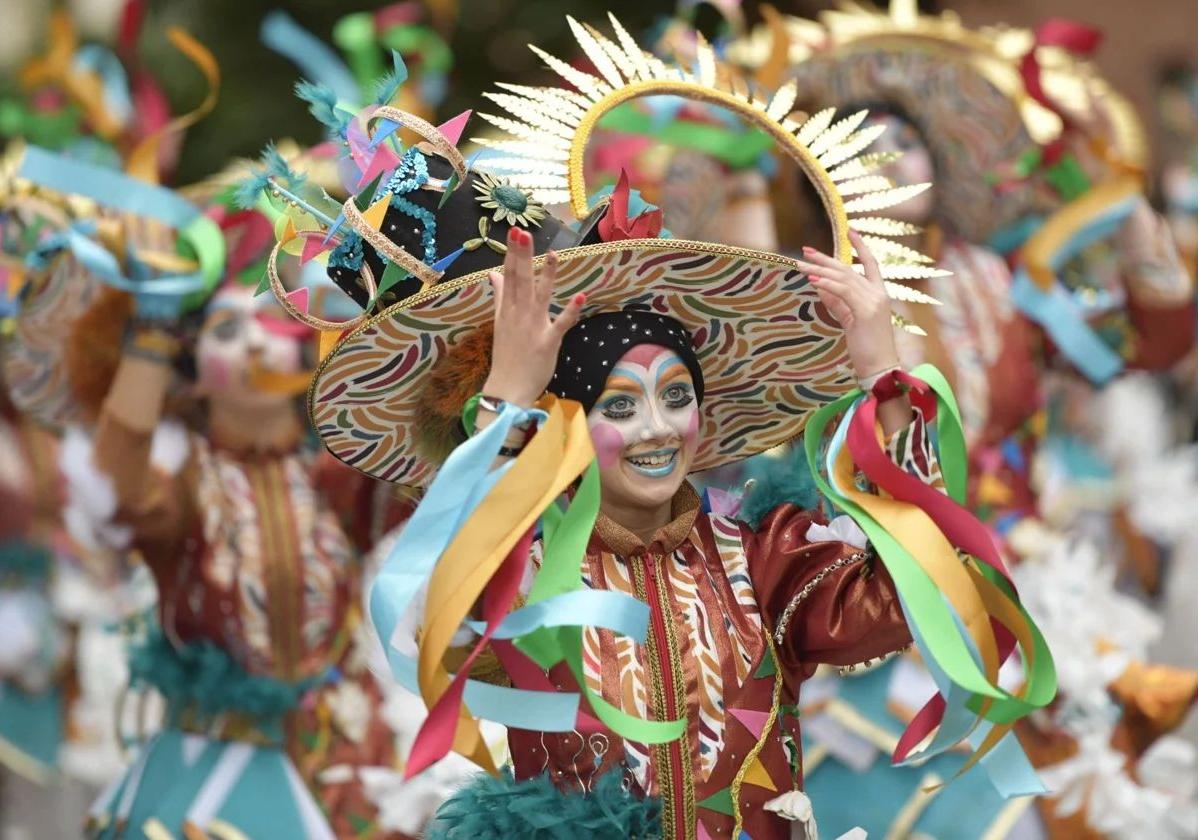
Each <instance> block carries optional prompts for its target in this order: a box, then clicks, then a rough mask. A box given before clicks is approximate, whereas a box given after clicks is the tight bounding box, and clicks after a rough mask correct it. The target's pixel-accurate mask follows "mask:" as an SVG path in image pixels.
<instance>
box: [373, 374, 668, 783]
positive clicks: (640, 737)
mask: <svg viewBox="0 0 1198 840" xmlns="http://www.w3.org/2000/svg"><path fill="white" fill-rule="evenodd" d="M542 407H543V410H538V411H536V412H534V413H532V414H529V413H526V412H523V411H521V410H520V409H516V408H514V407H512V406H506V407H505V408H504V410H503V411H502V412H501V413H500V415H499V416H498V417H497V418H496V419H495V420H494V421H493V422H492V423H491V424H490V425H489V426H487V428H485V429H484V430H482V431H481V432H479V433H478V434H477V435H474V436H473V437H471V438H470V439H469V440H468V441H466V442H465V443H464V444H462V445H461V446H459V447H458V448H457V449H455V450H454V452H453V453H452V454H451V455H450V457H449V458H448V459H447V461H446V462H445V464H444V465H443V466H442V468H441V470H440V471H439V472H438V474H437V477H436V479H434V481H433V483H432V485H431V486H430V488H429V490H428V492H427V493H426V495H425V497H424V499H423V500H422V501H421V503H420V505H419V506H418V507H417V508H416V511H415V512H414V514H413V516H412V519H411V520H410V521H409V522H408V524H407V526H406V527H405V529H404V531H403V533H402V534H401V535H400V537H399V539H398V540H397V542H396V545H395V546H394V548H393V549H392V551H391V554H390V555H389V556H388V559H387V561H386V563H385V564H384V566H383V568H382V569H381V570H380V572H379V575H378V577H377V578H376V580H375V584H374V589H373V591H372V592H371V601H370V604H371V619H372V621H373V623H374V625H375V627H376V629H377V630H378V633H379V636H380V638H381V639H382V640H383V642H384V646H385V648H386V651H387V656H388V660H389V662H390V665H391V669H392V672H393V673H394V674H395V676H396V678H397V679H398V680H399V681H400V682H401V683H403V684H404V685H406V686H407V687H409V688H410V689H412V690H415V691H420V692H421V693H422V695H423V696H424V697H425V699H426V703H427V704H428V705H429V706H430V716H429V719H428V720H427V721H426V722H425V725H424V727H423V728H422V730H421V733H420V734H419V735H418V736H417V743H416V745H414V749H413V753H412V755H411V757H410V758H409V761H408V769H407V772H408V773H409V774H412V773H416V772H419V770H420V769H422V768H423V767H426V766H428V765H429V764H430V763H432V762H433V761H435V760H437V759H438V758H440V757H441V756H442V755H444V753H445V751H447V750H448V748H449V745H450V744H452V745H453V746H454V749H455V750H457V751H458V752H461V753H462V754H464V755H467V756H468V757H470V758H472V759H473V760H475V761H476V762H477V763H479V764H480V765H481V766H484V767H489V766H490V757H489V754H488V753H487V752H486V749H485V745H484V744H483V743H482V740H481V736H480V735H479V733H478V731H477V724H476V723H475V722H474V720H473V719H472V718H471V717H470V716H469V715H468V714H467V713H466V712H465V710H464V709H462V708H461V701H462V700H465V702H466V704H467V705H468V706H469V708H470V710H471V711H472V712H474V713H475V714H478V715H479V716H481V717H485V718H487V719H490V720H494V721H496V722H499V723H503V724H505V725H508V726H515V727H518V728H522V729H533V730H536V731H544V732H568V731H571V730H573V729H575V728H576V727H577V726H578V723H579V721H580V719H582V720H585V719H586V718H587V716H586V715H585V714H582V715H581V717H580V714H581V713H580V709H579V700H580V696H579V694H576V693H570V692H558V691H552V690H528V689H527V688H506V687H501V686H494V685H489V684H487V683H482V682H479V681H477V680H471V679H467V678H466V676H465V675H466V674H467V673H468V671H469V666H470V664H471V663H472V662H473V661H475V660H476V659H477V657H478V656H479V655H480V654H481V652H482V650H483V648H484V647H485V646H486V645H487V644H488V642H489V641H490V640H491V639H496V640H497V641H496V642H495V643H494V646H495V648H496V650H497V651H501V653H500V655H501V656H502V657H504V661H505V662H508V661H510V662H512V663H513V665H514V666H516V667H515V668H513V670H515V671H517V672H518V674H519V676H517V678H516V680H515V681H516V683H517V684H518V685H524V686H527V685H537V686H539V687H541V688H552V686H551V685H548V686H547V685H546V684H547V682H548V680H547V678H545V676H544V673H543V672H542V671H539V670H537V669H536V667H535V666H532V665H531V663H527V660H524V663H526V664H527V667H521V665H522V664H523V663H520V661H519V660H518V659H515V658H514V657H518V656H519V654H516V652H515V651H514V650H512V649H511V648H510V647H505V643H504V642H502V641H498V640H503V639H515V640H516V642H517V643H518V644H520V645H521V647H524V646H528V647H529V648H533V649H534V650H533V651H532V654H531V655H532V658H533V659H535V661H536V662H537V665H539V666H540V667H541V668H549V667H552V665H554V664H556V663H557V662H565V663H566V664H567V666H568V667H569V668H570V670H571V671H572V672H573V673H575V675H576V679H579V682H580V685H581V686H582V689H583V695H584V696H587V699H588V703H589V704H590V706H591V708H592V709H594V711H595V713H596V716H597V717H599V718H601V719H603V720H604V723H606V724H607V725H608V726H609V727H611V728H612V730H613V731H614V732H615V733H616V734H618V735H620V736H621V737H625V738H629V739H631V740H636V741H639V742H643V743H659V742H661V741H664V740H669V739H671V738H675V737H678V735H680V734H681V732H682V726H683V722H682V721H667V722H662V721H644V720H640V719H637V718H631V717H629V716H626V715H624V714H623V712H620V711H619V710H617V709H613V708H611V707H608V706H607V705H606V704H604V703H603V701H602V699H601V698H597V697H593V696H591V695H590V694H589V692H588V691H587V690H586V688H585V680H584V679H581V676H582V662H581V633H582V629H581V626H580V625H582V624H584V623H585V624H586V625H587V626H593V627H597V628H606V629H610V630H611V631H612V632H615V633H620V634H622V635H628V636H630V637H632V638H634V639H636V640H637V641H641V640H643V638H644V633H645V628H646V624H647V612H646V608H645V605H643V604H640V603H639V602H637V601H636V600H635V599H633V598H631V597H630V596H624V595H619V594H616V593H611V592H598V591H596V592H591V591H586V590H583V588H582V575H581V564H582V557H583V554H584V552H585V549H586V544H587V541H588V539H589V537H590V533H591V530H592V528H593V525H594V520H595V516H596V514H597V512H598V478H597V474H596V472H595V468H594V466H593V465H594V453H593V450H592V449H591V446H590V436H589V434H588V433H587V430H586V423H585V418H584V415H583V414H582V410H581V407H580V406H578V405H577V404H575V403H569V402H559V401H557V400H555V399H553V398H549V397H547V398H546V400H545V402H543V403H542ZM529 417H536V418H539V419H540V421H541V423H542V425H541V428H540V429H539V431H538V432H537V434H536V435H535V436H534V437H533V439H532V440H531V441H530V443H529V444H528V445H527V446H526V447H525V449H524V450H523V451H522V452H521V455H520V456H519V457H518V458H516V459H515V460H513V461H508V462H505V463H503V464H501V465H500V466H498V467H495V466H494V462H495V458H496V456H497V453H498V451H499V447H500V445H501V443H502V441H503V439H504V437H505V436H506V435H507V433H508V432H509V431H510V429H511V427H512V425H513V423H515V422H518V421H520V420H523V419H525V418H529ZM467 422H468V425H472V423H471V421H470V420H469V419H467ZM580 474H583V479H582V482H581V484H580V485H579V489H578V491H577V492H576V493H575V494H574V498H573V500H572V502H571V504H570V505H569V507H568V508H567V509H566V510H565V511H564V512H563V511H562V510H561V509H560V508H559V507H558V506H557V505H556V504H555V503H554V499H555V498H557V497H558V496H559V495H560V494H561V493H562V492H563V491H564V490H565V489H566V488H567V487H568V486H569V485H571V484H572V483H573V482H574V481H575V479H576V478H577V477H578V476H579V475H580ZM538 518H539V519H541V520H542V522H543V525H544V528H543V530H544V534H545V537H544V552H543V561H542V564H541V569H540V570H539V571H538V573H537V575H536V577H535V578H534V581H533V586H532V589H531V590H530V593H529V598H528V606H527V607H525V608H524V609H522V610H518V611H516V612H513V613H510V614H508V610H509V609H510V606H511V604H512V602H513V600H514V598H515V592H516V589H515V587H516V586H518V583H519V581H520V579H521V578H522V576H523V571H524V568H525V565H526V563H527V545H528V542H529V540H530V538H531V534H532V532H533V525H534V524H535V523H536V521H537V520H538ZM426 580H428V595H427V599H426V605H425V606H426V609H425V616H426V619H427V624H426V626H425V627H424V628H423V632H422V637H421V642H420V647H419V660H414V659H412V658H411V657H409V656H406V655H405V654H403V653H402V652H401V651H400V650H399V649H398V648H397V646H396V644H395V643H394V642H393V637H394V635H395V632H396V628H397V627H398V626H399V620H400V618H401V617H402V616H403V615H404V613H405V612H406V611H407V610H408V608H409V607H410V606H411V603H412V601H413V599H414V598H415V597H416V595H417V594H418V592H419V590H420V589H421V588H422V587H423V585H424V583H425V581H426ZM484 590H486V595H485V597H482V596H483V593H484ZM480 597H482V601H483V605H484V615H483V619H484V623H483V624H482V630H483V635H482V637H481V638H480V639H479V640H478V641H477V643H476V644H474V646H473V649H472V650H471V652H470V654H469V656H468V657H467V660H466V663H465V664H464V665H463V666H462V667H461V668H459V670H458V674H457V675H456V676H452V677H451V676H450V675H449V674H448V673H447V672H446V671H445V669H444V668H443V666H442V665H441V660H442V658H443V656H444V654H445V652H446V651H447V650H448V648H449V645H450V642H451V638H452V636H453V634H454V633H455V632H457V630H458V628H459V627H460V626H461V625H462V623H463V621H464V620H465V619H466V618H467V617H468V615H469V614H470V612H471V610H472V609H473V607H474V605H475V604H476V603H477V602H478V601H479V600H480ZM473 626H475V627H478V626H479V625H478V624H474V625H473ZM521 659H522V657H521ZM530 671H531V672H532V675H531V676H530ZM417 747H418V749H417Z"/></svg>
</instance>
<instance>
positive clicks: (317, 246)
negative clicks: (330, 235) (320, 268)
mask: <svg viewBox="0 0 1198 840" xmlns="http://www.w3.org/2000/svg"><path fill="white" fill-rule="evenodd" d="M322 240H323V237H320V236H308V237H305V238H304V252H303V253H302V254H300V265H304V264H305V263H307V262H308V261H309V260H311V259H312V258H313V257H315V256H316V255H317V254H319V253H321V252H322V251H325V250H326V249H327V248H328V247H329V246H328V244H327V243H325V242H323V241H322Z"/></svg>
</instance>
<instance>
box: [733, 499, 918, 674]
mask: <svg viewBox="0 0 1198 840" xmlns="http://www.w3.org/2000/svg"><path fill="white" fill-rule="evenodd" d="M824 524H825V523H824V521H823V519H822V517H819V516H818V514H813V513H812V512H811V511H806V510H802V509H800V508H798V507H796V506H795V505H791V504H785V505H781V506H779V507H777V508H775V509H774V510H773V511H772V512H770V513H769V514H768V515H767V516H766V517H765V519H764V520H763V521H762V522H761V524H760V525H759V527H758V528H757V530H756V531H755V532H754V531H748V529H747V528H746V533H745V535H744V539H745V549H746V554H747V558H748V563H749V575H750V577H751V578H752V581H753V587H754V589H755V591H756V593H757V599H758V604H759V606H760V608H761V612H762V618H763V620H764V622H765V625H766V629H767V630H768V632H769V633H770V634H771V635H772V636H773V637H774V642H775V646H776V648H777V651H778V655H779V658H780V659H781V661H782V664H783V665H784V666H785V667H787V668H790V669H799V670H800V671H801V672H803V674H804V676H806V675H807V674H809V673H810V672H811V671H814V669H815V666H817V665H820V664H829V665H854V664H856V663H859V662H864V661H866V660H869V659H873V658H875V657H878V656H884V655H885V654H888V653H891V652H892V651H895V650H898V649H900V648H902V647H904V646H905V645H907V644H908V643H909V642H910V641H911V635H910V632H909V631H908V630H907V623H906V621H905V620H904V618H903V612H902V610H901V609H900V607H899V602H898V595H897V594H896V593H895V590H894V583H893V582H892V581H891V579H890V575H889V573H888V572H887V571H886V568H885V567H884V566H883V565H882V563H881V562H880V561H878V560H877V559H876V558H875V557H874V556H873V553H872V552H871V551H870V550H869V548H868V547H864V548H859V547H857V546H855V545H852V544H850V543H846V542H841V541H839V540H836V539H818V540H812V539H811V538H810V537H809V535H808V533H809V531H811V528H812V526H813V525H816V526H822V525H824ZM819 531H823V532H824V533H823V534H820V536H824V535H826V534H827V531H828V529H827V528H822V529H821V528H817V532H819Z"/></svg>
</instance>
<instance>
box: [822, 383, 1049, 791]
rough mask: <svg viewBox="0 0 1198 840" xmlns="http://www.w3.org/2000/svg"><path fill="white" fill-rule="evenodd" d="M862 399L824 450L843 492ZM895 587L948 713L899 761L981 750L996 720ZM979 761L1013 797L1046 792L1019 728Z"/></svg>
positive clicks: (967, 641) (907, 762)
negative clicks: (975, 706)
mask: <svg viewBox="0 0 1198 840" xmlns="http://www.w3.org/2000/svg"><path fill="white" fill-rule="evenodd" d="M860 404H861V400H858V401H857V402H855V403H854V404H853V405H852V407H851V408H850V409H849V410H848V411H846V412H845V415H844V417H843V418H841V421H840V423H839V425H838V426H837V427H836V431H835V432H834V433H833V435H832V439H831V441H830V442H829V444H828V450H827V453H826V455H825V472H826V475H827V476H828V477H829V480H830V483H831V484H832V486H833V487H834V488H835V489H836V490H837V491H838V492H839V493H841V494H842V495H843V494H844V489H845V488H843V487H841V486H840V485H839V483H838V482H837V480H836V471H835V470H834V469H833V465H834V464H835V463H836V459H837V458H838V457H839V455H840V451H841V449H842V448H843V447H844V444H845V440H846V437H847V435H848V429H849V425H850V423H851V422H852V419H853V415H854V414H855V413H856V411H857V407H858V406H859V405H860ZM895 591H896V594H897V595H898V598H899V605H900V607H901V608H902V610H903V616H904V617H905V618H906V620H907V627H908V628H909V629H910V630H911V637H912V640H913V641H914V643H915V646H916V648H917V649H918V650H919V652H920V655H921V658H922V660H923V662H924V665H925V666H926V667H927V668H928V671H929V673H931V675H932V679H933V681H935V683H936V687H937V690H938V691H939V692H940V695H941V696H942V697H943V698H944V700H945V710H944V717H943V718H942V719H941V722H940V726H939V728H938V729H937V731H936V734H935V735H934V736H933V737H932V740H931V742H930V743H929V744H928V746H927V747H925V748H924V749H923V750H921V751H920V752H919V753H918V754H912V755H909V756H908V757H907V758H906V760H904V761H902V762H900V765H902V766H907V765H911V764H915V763H920V762H923V761H925V760H927V759H929V758H932V757H934V756H936V755H940V754H941V753H944V752H946V751H948V750H950V749H952V748H953V747H954V746H956V744H958V743H959V742H960V741H961V740H963V739H968V741H969V744H970V746H971V747H973V748H974V749H975V750H976V749H977V748H978V747H980V746H981V744H982V741H983V740H984V739H985V737H986V735H987V734H988V733H989V732H990V729H991V727H992V726H993V724H991V723H990V722H989V721H986V720H979V718H978V716H977V715H976V714H975V713H974V712H973V711H971V710H970V709H969V708H968V706H967V705H966V704H967V701H968V700H969V699H970V697H971V694H970V692H968V691H966V690H965V689H962V688H960V687H959V686H955V685H953V683H952V682H951V680H949V678H948V675H947V674H945V673H944V672H943V671H941V670H940V668H939V667H938V666H937V665H936V660H935V658H934V657H933V656H932V655H931V654H930V653H929V646H928V644H927V640H926V639H925V638H924V637H923V636H922V634H921V633H920V630H919V627H918V625H917V624H916V623H915V622H914V621H912V620H911V613H910V611H909V609H908V607H907V603H906V601H905V599H904V598H903V593H902V592H901V591H899V590H898V589H897V588H896V590H895ZM945 606H946V607H947V608H948V609H949V610H950V611H951V612H952V615H953V618H954V620H955V621H956V622H957V625H958V627H959V629H960V635H961V638H962V639H963V640H964V641H965V644H966V645H967V646H968V649H969V652H970V655H971V656H972V657H973V659H974V661H975V662H977V663H978V666H979V668H980V667H981V656H980V655H979V654H978V651H977V649H976V647H975V646H974V644H973V640H972V639H971V638H970V636H969V633H968V632H967V631H966V629H965V627H964V624H963V623H962V621H961V617H960V616H959V615H957V614H956V611H955V610H953V608H952V605H951V604H948V603H946V604H945ZM978 764H979V765H980V766H981V767H982V768H983V769H984V770H985V772H986V776H987V778H988V779H989V781H990V783H991V784H993V785H994V787H995V789H996V790H997V791H998V792H999V794H1000V795H1001V796H1003V797H1004V798H1008V799H1009V798H1012V797H1015V796H1027V795H1031V794H1038V793H1044V792H1045V790H1046V789H1045V787H1044V783H1043V782H1041V781H1040V777H1039V776H1037V775H1036V771H1035V770H1034V769H1033V768H1032V766H1031V763H1030V762H1029V761H1028V759H1027V756H1026V754H1025V753H1024V752H1023V747H1022V746H1020V744H1019V741H1018V740H1017V739H1016V738H1015V735H1014V733H1008V734H1007V735H1006V736H1005V737H1004V738H1003V739H1002V740H1001V741H999V743H998V744H996V745H995V746H994V748H993V749H992V750H991V751H990V752H989V753H988V754H986V755H984V756H982V759H981V761H980V762H978Z"/></svg>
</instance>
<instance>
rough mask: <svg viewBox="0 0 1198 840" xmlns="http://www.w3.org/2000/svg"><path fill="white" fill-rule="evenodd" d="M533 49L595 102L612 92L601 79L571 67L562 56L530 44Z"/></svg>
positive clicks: (551, 68)
mask: <svg viewBox="0 0 1198 840" xmlns="http://www.w3.org/2000/svg"><path fill="white" fill-rule="evenodd" d="M528 47H529V49H531V50H532V51H533V52H534V53H536V54H537V56H538V57H539V58H540V59H541V60H542V61H544V62H545V63H546V64H547V65H549V69H550V70H552V71H553V72H555V73H557V74H558V75H559V76H561V77H562V78H563V79H565V80H566V81H567V82H569V83H570V84H572V85H574V87H576V88H578V89H579V90H580V91H581V92H582V93H584V94H586V95H587V96H588V97H590V99H591V100H592V101H593V102H598V101H599V100H600V99H602V98H603V96H604V94H607V93H610V92H611V88H609V87H608V86H607V85H605V84H604V83H603V82H602V81H601V80H600V79H597V78H596V77H594V76H592V75H591V74H590V73H584V72H583V71H581V70H579V69H577V68H575V67H571V66H570V65H569V64H567V63H566V62H564V61H562V60H561V59H560V58H558V57H556V56H553V55H550V54H549V53H547V52H545V51H544V50H543V49H541V48H540V47H538V46H536V45H534V44H529V45H528Z"/></svg>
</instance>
